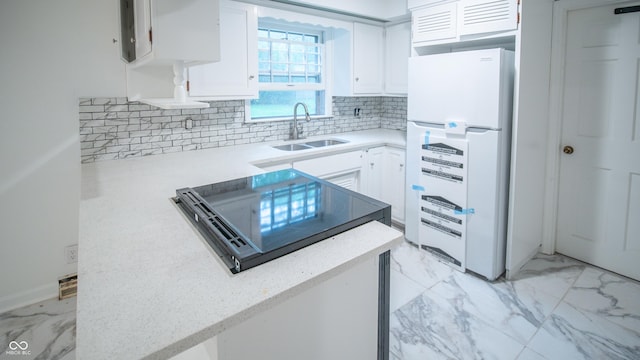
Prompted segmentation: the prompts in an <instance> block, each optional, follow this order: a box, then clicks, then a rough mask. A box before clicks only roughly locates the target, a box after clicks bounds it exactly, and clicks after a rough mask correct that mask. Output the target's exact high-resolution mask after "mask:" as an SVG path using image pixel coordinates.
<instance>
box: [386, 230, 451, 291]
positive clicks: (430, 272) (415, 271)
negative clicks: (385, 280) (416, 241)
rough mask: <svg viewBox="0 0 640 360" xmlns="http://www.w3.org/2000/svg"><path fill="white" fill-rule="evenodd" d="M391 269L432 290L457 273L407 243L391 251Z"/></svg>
mask: <svg viewBox="0 0 640 360" xmlns="http://www.w3.org/2000/svg"><path fill="white" fill-rule="evenodd" d="M391 269H393V270H395V271H397V272H399V273H401V274H403V275H404V276H406V277H408V278H409V279H412V280H414V281H415V282H417V283H418V284H420V285H422V286H424V287H425V288H430V287H431V286H433V285H435V284H436V283H437V282H439V281H441V280H443V279H446V278H447V277H449V275H451V273H453V272H454V271H456V270H454V269H452V268H451V267H450V266H448V265H446V264H443V263H441V262H440V261H438V260H437V259H436V258H435V257H433V256H432V255H431V254H429V253H428V252H426V251H424V250H419V249H418V248H417V247H416V246H414V245H412V244H410V243H408V242H406V241H404V242H403V243H402V244H401V245H400V246H398V247H396V248H395V249H393V250H392V251H391Z"/></svg>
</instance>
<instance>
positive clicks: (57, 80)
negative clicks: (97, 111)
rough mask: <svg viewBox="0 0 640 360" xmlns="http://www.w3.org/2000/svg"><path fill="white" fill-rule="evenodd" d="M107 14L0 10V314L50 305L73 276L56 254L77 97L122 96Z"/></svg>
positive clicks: (69, 218) (70, 178)
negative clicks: (62, 278) (44, 303)
mask: <svg viewBox="0 0 640 360" xmlns="http://www.w3.org/2000/svg"><path fill="white" fill-rule="evenodd" d="M117 9H118V1H117V0H84V1H83V0H56V1H51V0H2V2H0V46H1V48H2V51H0V65H1V67H0V79H2V84H0V109H2V118H1V119H0V169H1V170H0V312H2V311H3V310H6V309H9V308H14V307H17V306H19V305H23V304H26V303H31V302H35V301H38V300H40V299H44V298H49V297H52V296H55V295H56V294H57V280H58V277H60V276H62V275H65V274H68V273H72V272H75V271H76V266H75V264H71V265H68V264H66V262H65V259H64V247H65V246H67V245H70V244H75V243H77V241H78V209H79V199H80V149H79V135H78V97H85V96H110V97H116V96H126V94H125V76H124V65H123V63H122V62H121V61H120V60H119V47H118V46H119V44H118V43H116V44H114V43H113V42H112V39H113V38H116V39H118V34H119V30H118V12H117V11H118V10H117ZM79 256H82V254H81V253H80V254H79ZM79 281H80V282H82V279H80V280H79Z"/></svg>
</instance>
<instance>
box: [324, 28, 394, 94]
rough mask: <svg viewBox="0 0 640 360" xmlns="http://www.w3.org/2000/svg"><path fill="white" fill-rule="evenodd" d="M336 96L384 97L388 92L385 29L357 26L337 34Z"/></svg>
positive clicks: (335, 56) (336, 32)
mask: <svg viewBox="0 0 640 360" xmlns="http://www.w3.org/2000/svg"><path fill="white" fill-rule="evenodd" d="M334 36H335V39H334V40H335V52H334V84H335V85H334V95H336V96H358V95H364V96H367V95H380V94H382V93H383V92H384V28H383V27H382V26H376V25H368V24H361V23H353V29H351V31H347V30H337V31H334Z"/></svg>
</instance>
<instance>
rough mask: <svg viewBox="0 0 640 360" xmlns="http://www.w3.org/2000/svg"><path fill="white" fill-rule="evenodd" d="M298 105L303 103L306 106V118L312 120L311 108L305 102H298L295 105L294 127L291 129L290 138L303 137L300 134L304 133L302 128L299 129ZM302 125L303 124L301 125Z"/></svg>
mask: <svg viewBox="0 0 640 360" xmlns="http://www.w3.org/2000/svg"><path fill="white" fill-rule="evenodd" d="M298 105H302V107H303V108H304V119H305V120H307V121H311V118H310V117H309V109H308V108H307V105H306V104H305V103H301V102H299V103H297V104H295V105H293V128H292V129H291V133H290V134H289V140H297V139H302V138H301V137H300V134H302V129H300V130H298ZM301 127H302V125H301Z"/></svg>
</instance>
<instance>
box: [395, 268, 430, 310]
mask: <svg viewBox="0 0 640 360" xmlns="http://www.w3.org/2000/svg"><path fill="white" fill-rule="evenodd" d="M425 290H426V288H425V287H424V286H422V285H420V284H418V283H417V282H415V281H413V280H411V279H409V278H408V277H406V276H404V275H402V274H401V273H400V272H398V271H396V270H391V296H390V299H389V311H390V312H394V311H396V310H397V309H398V308H399V307H401V306H403V305H404V304H406V303H408V302H409V301H411V300H413V299H414V298H415V297H416V296H418V295H420V294H421V293H422V292H424V291H425Z"/></svg>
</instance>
